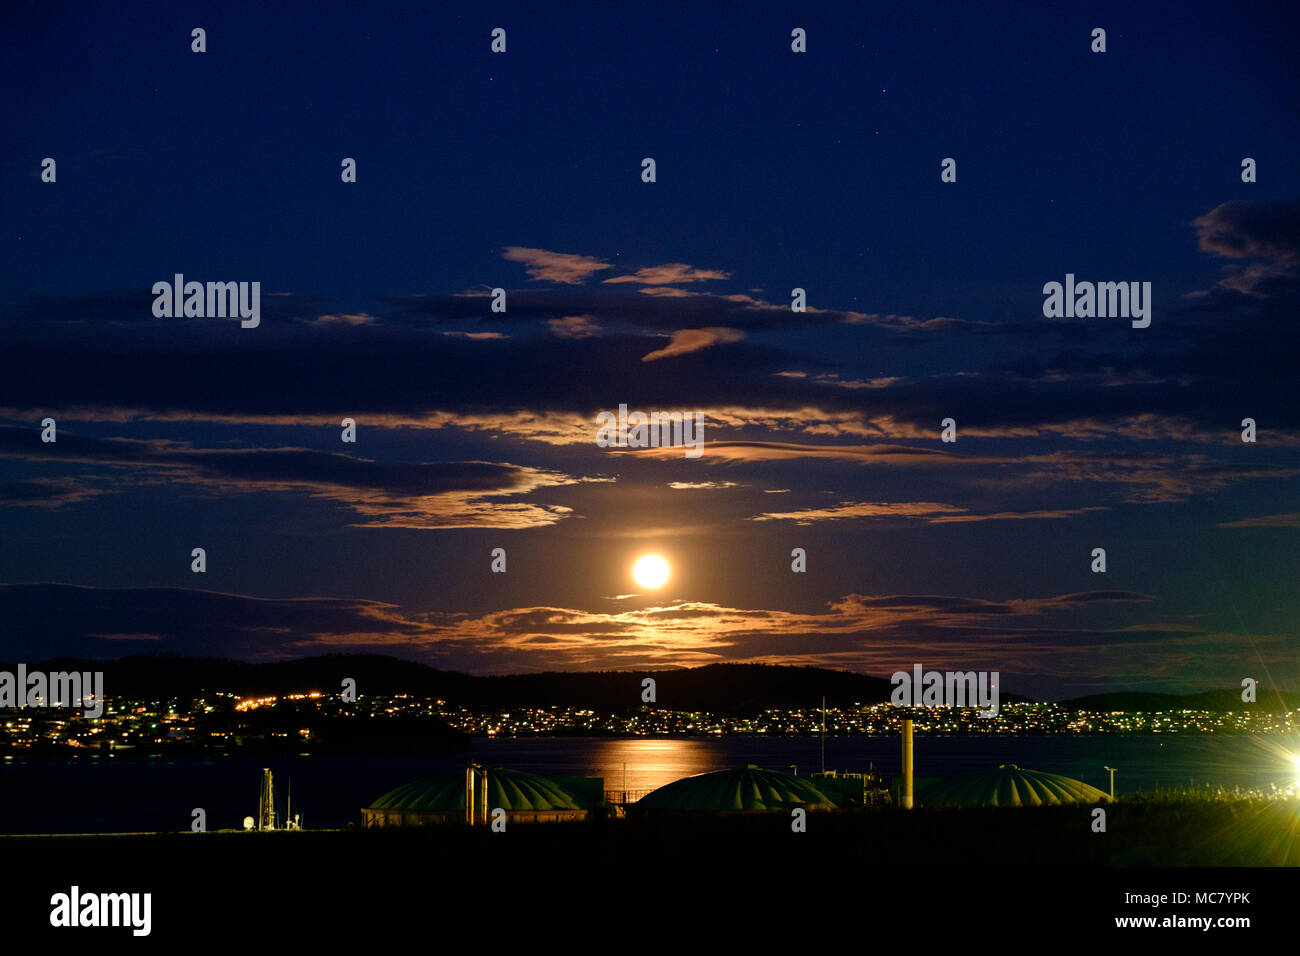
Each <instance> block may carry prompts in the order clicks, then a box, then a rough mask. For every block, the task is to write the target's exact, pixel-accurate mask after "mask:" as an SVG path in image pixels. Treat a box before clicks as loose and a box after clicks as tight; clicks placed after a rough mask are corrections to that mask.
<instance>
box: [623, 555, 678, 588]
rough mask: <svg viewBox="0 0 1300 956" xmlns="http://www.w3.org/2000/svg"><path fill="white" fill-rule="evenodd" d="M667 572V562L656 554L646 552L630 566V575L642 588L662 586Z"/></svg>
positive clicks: (666, 577)
mask: <svg viewBox="0 0 1300 956" xmlns="http://www.w3.org/2000/svg"><path fill="white" fill-rule="evenodd" d="M669 573H670V569H669V567H668V562H667V561H665V560H664V559H663V558H661V557H659V555H657V554H647V555H646V556H645V557H644V558H641V559H640V560H638V561H637V563H636V564H634V565H633V566H632V577H633V578H635V579H636V583H637V584H639V585H640V586H641V587H643V588H652V589H653V588H659V587H663V586H664V583H665V582H666V581H667V580H668V575H669Z"/></svg>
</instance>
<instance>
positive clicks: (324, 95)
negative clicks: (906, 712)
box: [0, 3, 1300, 696]
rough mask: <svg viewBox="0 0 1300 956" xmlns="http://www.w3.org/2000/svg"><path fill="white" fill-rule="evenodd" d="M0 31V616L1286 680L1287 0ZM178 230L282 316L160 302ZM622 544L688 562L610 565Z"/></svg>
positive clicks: (629, 9) (73, 647)
mask: <svg viewBox="0 0 1300 956" xmlns="http://www.w3.org/2000/svg"><path fill="white" fill-rule="evenodd" d="M0 26H3V28H4V33H5V35H6V36H7V37H9V38H10V40H9V42H8V43H7V44H6V50H5V54H6V55H5V57H4V58H3V60H2V61H0V75H3V79H4V88H5V89H6V91H8V93H9V95H8V96H7V97H6V98H5V101H4V105H3V106H2V107H0V109H3V111H4V123H3V127H2V128H3V129H4V131H5V136H4V140H3V142H4V144H5V148H4V150H3V151H2V153H0V252H2V253H3V255H4V259H5V262H6V264H7V268H6V269H4V270H3V272H0V309H3V313H2V314H0V373H2V374H0V534H3V539H4V540H5V542H6V546H5V548H4V549H3V553H2V554H0V581H4V582H8V583H7V584H4V585H0V607H3V609H4V611H5V614H6V617H5V619H6V620H8V621H11V622H13V624H12V626H11V634H10V636H9V637H8V638H6V639H4V640H5V641H6V642H9V643H10V644H11V645H12V647H11V650H10V651H9V653H8V654H6V653H5V650H6V648H5V644H4V643H0V658H3V657H5V656H13V657H24V656H26V657H40V656H47V655H48V654H49V653H58V652H62V651H71V652H76V653H85V654H98V655H106V656H107V655H116V654H119V653H128V652H133V651H139V650H155V649H166V650H174V651H176V652H179V653H226V654H231V655H234V656H243V657H268V656H279V655H286V654H288V655H296V654H305V653H317V652H320V651H322V650H330V649H357V648H364V649H380V650H385V651H389V652H392V653H397V654H402V655H404V656H411V657H415V658H417V659H421V660H427V661H429V662H431V663H435V664H438V665H439V666H449V667H457V668H463V669H473V670H486V671H500V670H536V669H545V668H552V667H553V668H570V667H593V666H601V667H606V666H608V667H613V666H634V665H635V666H639V665H642V664H647V663H665V662H668V663H682V664H692V663H700V662H703V661H707V660H714V659H765V660H788V661H796V662H806V663H824V664H827V665H830V666H837V667H847V668H851V669H854V670H863V671H869V672H872V673H881V672H885V673H887V672H888V671H890V670H893V669H894V668H895V666H900V667H910V665H911V663H912V662H914V661H916V660H920V661H921V662H922V663H924V664H926V666H931V665H933V666H940V667H942V666H950V667H958V666H960V667H963V668H965V667H985V668H988V669H999V670H1001V671H1002V673H1003V674H1004V681H1005V684H1006V686H1007V688H1008V689H1009V690H1018V691H1021V692H1025V693H1041V694H1045V695H1047V696H1056V695H1059V694H1063V693H1069V692H1077V691H1081V690H1090V689H1105V688H1110V687H1114V688H1122V687H1132V686H1145V687H1152V688H1162V689H1181V688H1188V689H1191V688H1196V689H1199V688H1202V687H1208V686H1236V685H1237V684H1239V681H1240V678H1241V677H1243V676H1255V677H1261V676H1266V679H1267V678H1271V679H1272V680H1273V681H1274V682H1275V683H1283V684H1289V685H1292V686H1297V682H1300V662H1298V661H1297V653H1296V650H1297V634H1296V629H1295V624H1294V621H1295V620H1296V615H1297V613H1298V612H1300V606H1297V602H1296V598H1295V596H1294V595H1295V591H1294V581H1295V580H1296V576H1297V573H1300V549H1297V546H1296V545H1297V538H1296V536H1297V534H1300V531H1298V530H1297V526H1300V517H1298V516H1300V495H1297V492H1296V488H1297V485H1296V476H1297V475H1300V454H1298V453H1297V449H1298V448H1300V407H1298V406H1300V402H1297V399H1296V397H1295V395H1296V390H1295V387H1294V381H1293V376H1294V367H1295V359H1296V346H1297V344H1298V341H1300V340H1298V336H1297V331H1296V326H1295V321H1296V314H1297V313H1296V306H1297V305H1298V304H1300V207H1298V204H1297V201H1296V197H1297V196H1298V195H1300V182H1298V181H1297V178H1298V176H1300V173H1298V172H1297V168H1296V164H1295V157H1296V155H1297V153H1298V149H1297V147H1300V142H1298V140H1300V136H1298V135H1297V123H1296V116H1297V114H1298V113H1300V102H1297V100H1298V94H1300V83H1298V82H1297V69H1296V65H1295V58H1294V53H1293V49H1292V47H1293V44H1294V36H1295V17H1294V13H1293V11H1290V10H1288V9H1287V6H1286V5H1284V4H1244V5H1238V4H1234V5H1231V6H1229V5H1225V4H1213V5H1210V4H1187V3H1179V4H1159V5H1142V9H1140V10H1133V9H1130V6H1129V5H1127V4H1098V5H1088V6H1086V7H1076V6H1072V5H1060V4H1034V5H1022V4H1014V5H1012V4H1005V5H995V6H989V7H984V8H982V9H975V8H972V7H971V6H969V5H964V4H961V5H959V4H952V5H917V4H892V5H891V4H886V5H881V4H870V5H862V4H842V5H841V4H818V5H812V6H808V5H802V4H801V5H797V6H792V5H776V4H719V5H712V9H709V10H698V9H693V8H692V5H681V6H679V7H677V8H673V7H671V6H666V5H663V4H657V3H656V4H621V5H617V6H610V5H608V4H582V5H565V9H563V10H561V11H558V12H557V11H553V10H547V9H544V8H542V7H541V6H540V5H537V4H519V5H511V4H504V5H502V4H494V5H491V6H490V7H488V8H484V9H475V10H471V11H468V12H459V13H458V12H456V11H454V10H450V9H446V8H441V7H438V6H432V7H430V6H422V7H412V8H411V9H409V10H406V11H403V12H401V13H394V12H392V11H391V10H388V9H384V8H382V7H380V6H379V5H369V4H339V3H335V4H328V3H326V4H318V5H313V6H312V8H311V9H309V10H299V11H286V10H281V9H266V8H265V7H264V5H261V4H226V3H222V4H211V5H209V4H169V5H168V6H167V7H166V9H165V10H159V9H152V10H148V9H143V8H141V9H137V10H127V11H119V10H109V9H104V8H101V7H100V6H98V5H91V4H85V5H60V4H39V5H38V4H28V3H17V4H12V5H10V6H9V7H7V8H6V10H5V11H4V12H3V13H0ZM498 26H499V27H503V28H505V29H506V30H507V44H508V52H507V53H505V54H504V55H495V54H492V53H491V52H490V51H489V42H490V36H489V34H490V31H491V30H492V29H493V28H494V27H498ZM194 27H203V28H204V29H205V30H206V31H207V52H205V53H203V54H196V53H193V52H191V50H190V42H191V41H190V31H191V29H193V28H194ZM794 27H802V28H804V29H806V30H807V35H808V52H807V53H806V54H795V53H792V52H791V50H790V31H791V29H793V28H794ZM1094 27H1103V28H1105V29H1106V31H1107V52H1106V53H1104V54H1094V53H1092V52H1090V42H1091V40H1090V33H1091V30H1092V29H1093V28H1094ZM47 156H48V157H53V158H55V159H56V160H57V164H58V166H57V171H58V178H57V182H55V183H52V184H51V183H43V182H41V179H40V171H41V161H42V159H43V158H44V157H47ZM647 156H650V157H654V158H655V160H656V162H657V176H658V181H657V182H655V183H652V184H648V183H643V182H642V181H641V177H640V167H641V160H642V158H643V157H647ZM1246 156H1249V157H1252V158H1254V159H1255V160H1256V162H1257V163H1258V181H1257V182H1255V183H1249V184H1247V183H1243V182H1242V181H1241V176H1240V168H1241V166H1240V164H1241V161H1242V158H1243V157H1246ZM343 157H353V158H355V159H356V161H357V164H358V181H357V182H356V183H355V184H345V183H342V182H341V181H340V175H339V174H340V161H341V160H342V159H343ZM944 157H953V158H955V159H956V160H957V172H958V178H957V182H956V183H941V182H940V178H939V169H940V161H941V160H942V159H943V158H944ZM176 272H182V273H184V274H185V275H186V277H187V278H189V279H195V280H199V281H208V280H213V281H228V280H230V281H259V282H261V284H262V285H261V288H262V292H263V298H262V316H263V318H262V324H261V326H260V327H259V328H257V329H241V328H239V326H238V323H235V322H230V321H223V320H221V319H217V318H211V319H208V318H190V319H157V318H154V316H153V315H152V313H151V309H150V305H151V302H152V295H151V293H150V289H151V287H152V285H153V283H154V282H156V281H159V280H169V279H170V278H171V277H172V275H173V274H174V273H176ZM1067 272H1068V273H1074V274H1076V275H1077V276H1078V277H1079V278H1080V279H1081V280H1083V279H1087V280H1093V281H1145V282H1150V283H1151V284H1152V288H1153V301H1154V308H1153V321H1152V325H1151V327H1150V328H1148V329H1142V330H1139V329H1133V328H1131V327H1130V325H1129V322H1128V321H1126V320H1124V319H1115V318H1107V319H1101V318H1098V319H1081V320H1055V319H1047V318H1044V317H1043V312H1042V302H1043V295H1042V291H1041V290H1042V287H1043V284H1044V283H1045V282H1049V281H1062V280H1063V279H1064V276H1065V274H1066V273H1067ZM611 279H613V280H618V281H613V282H611V281H609V280H611ZM498 286H499V287H502V288H505V289H507V290H508V298H509V308H508V311H507V313H506V314H505V315H493V314H491V313H490V311H489V309H488V307H487V299H486V298H484V297H483V296H482V295H481V293H483V292H485V291H486V290H487V289H490V288H493V287H498ZM795 286H799V287H802V288H805V289H806V290H807V292H808V299H809V305H810V306H811V307H812V308H813V309H815V310H817V311H810V312H807V313H802V314H797V313H792V312H791V311H790V309H789V301H790V290H791V289H792V288H793V287H795ZM272 293H274V295H273V294H272ZM936 320H938V321H936ZM463 333H470V335H466V334H463ZM665 349H666V350H667V352H668V354H666V355H663V356H662V357H655V358H651V359H650V360H648V361H647V357H648V356H650V355H651V354H652V353H655V352H658V351H661V350H665ZM620 403H628V404H629V405H630V406H631V407H633V408H644V409H646V410H651V409H654V408H664V409H667V408H679V409H699V410H702V411H704V412H705V413H706V415H707V420H708V422H709V424H708V426H707V428H706V440H707V441H708V442H709V443H710V447H709V449H708V450H706V452H705V455H704V457H703V458H702V459H700V460H698V461H687V460H683V459H682V458H681V457H680V455H674V456H671V457H670V456H662V455H646V454H640V455H630V454H617V453H612V452H610V451H608V450H605V449H599V448H597V447H596V446H595V444H594V425H592V424H591V423H592V422H593V420H594V416H595V414H596V412H598V411H600V410H605V409H615V408H617V406H618V405H619V404H620ZM46 415H52V416H54V417H55V418H56V419H57V420H58V422H59V428H60V433H59V435H60V437H59V441H58V442H57V443H56V444H54V445H42V444H41V443H40V442H39V429H38V427H37V423H38V422H39V421H40V420H41V419H42V418H43V417H45V416H46ZM345 415H347V416H352V417H354V418H356V420H357V421H358V423H359V429H360V431H359V435H360V437H359V441H358V443H357V444H355V445H345V444H342V443H341V442H340V441H339V427H338V422H339V420H340V419H341V418H342V417H343V416H345ZM947 416H952V417H954V418H956V419H957V421H958V425H959V429H960V434H961V437H960V438H959V441H958V442H957V443H956V444H954V445H945V444H942V443H940V442H939V441H938V422H939V420H940V419H941V418H943V417H947ZM1246 416H1253V417H1255V418H1257V420H1258V421H1259V427H1260V440H1259V442H1258V443H1257V444H1254V445H1243V444H1242V442H1241V441H1240V436H1239V432H1240V427H1239V424H1238V423H1239V422H1240V421H1241V419H1242V418H1243V417H1246ZM727 442H732V443H734V442H746V443H748V444H745V445H734V444H733V445H731V446H729V447H730V450H729V451H724V448H725V447H727V446H726V445H725V443H727ZM715 443H716V444H715ZM674 483H676V484H677V485H690V486H695V487H673V484H674ZM194 546H204V547H206V548H207V549H208V551H209V555H210V557H209V571H208V572H207V573H206V575H205V576H202V577H200V576H198V575H194V574H192V573H190V571H189V563H188V554H189V551H190V549H191V547H194ZM496 546H505V547H507V549H508V552H509V555H510V570H509V571H508V573H507V574H505V575H492V574H491V573H490V572H488V571H487V557H486V555H487V552H488V551H489V550H490V549H491V548H492V547H496ZM795 546H802V547H805V548H807V549H808V550H809V554H810V561H809V565H810V566H809V573H808V574H807V575H794V574H792V573H791V572H790V570H789V553H790V549H791V548H792V547H795ZM1096 546H1104V547H1106V548H1107V549H1108V554H1109V556H1110V569H1109V570H1108V572H1107V574H1106V575H1094V574H1092V573H1090V572H1089V571H1088V555H1089V553H1090V551H1091V549H1092V548H1093V547H1096ZM646 550H659V551H661V552H664V553H666V554H667V555H668V556H669V557H670V559H671V560H672V562H673V564H674V572H675V573H674V578H673V581H672V582H671V583H670V585H669V587H668V588H667V589H666V590H665V591H664V592H661V593H658V594H655V595H643V596H640V597H635V598H629V597H622V595H626V594H627V593H629V592H631V591H634V590H635V587H634V586H633V585H632V584H631V582H630V581H629V579H628V577H627V567H628V565H629V564H630V562H631V561H632V559H634V558H635V557H636V556H637V554H640V553H642V552H644V551H646ZM37 585H40V586H39V587H38V586H37ZM50 588H54V590H50ZM138 588H166V589H175V590H160V591H136V590H131V589H138ZM209 592H216V593H217V594H216V595H214V594H213V593H209ZM218 598H219V601H220V602H224V603H222V605H221V607H222V610H220V611H219V612H216V611H214V610H213V607H212V604H211V602H213V601H214V600H218ZM52 608H53V609H52ZM655 608H666V609H668V610H663V611H655V610H654V609H655Z"/></svg>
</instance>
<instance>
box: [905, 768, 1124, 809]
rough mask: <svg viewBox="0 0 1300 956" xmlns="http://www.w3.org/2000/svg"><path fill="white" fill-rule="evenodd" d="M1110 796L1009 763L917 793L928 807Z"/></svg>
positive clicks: (1094, 799)
mask: <svg viewBox="0 0 1300 956" xmlns="http://www.w3.org/2000/svg"><path fill="white" fill-rule="evenodd" d="M1109 799H1110V798H1109V797H1108V796H1107V795H1106V794H1105V793H1104V792H1102V791H1101V790H1098V789H1097V788H1096V787H1093V786H1090V785H1089V784H1086V783H1084V782H1083V781H1082V780H1075V779H1074V778H1073V777H1063V776H1061V775H1060V774H1058V773H1044V772H1043V771H1041V770H1021V769H1020V768H1019V767H1017V766H1016V765H1015V764H1009V763H1008V764H1003V765H1002V766H1000V767H998V769H997V770H991V771H984V772H981V773H972V774H967V775H966V776H963V777H953V778H951V779H949V780H940V781H938V782H936V783H934V784H932V785H931V786H929V787H926V788H925V789H924V790H922V791H920V792H918V793H917V795H916V800H917V802H918V803H919V804H921V805H922V806H926V807H1038V806H1046V805H1049V804H1061V803H1096V802H1098V801H1100V800H1109Z"/></svg>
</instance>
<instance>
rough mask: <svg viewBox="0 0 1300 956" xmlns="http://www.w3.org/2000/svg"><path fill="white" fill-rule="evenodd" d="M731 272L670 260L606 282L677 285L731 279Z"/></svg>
mask: <svg viewBox="0 0 1300 956" xmlns="http://www.w3.org/2000/svg"><path fill="white" fill-rule="evenodd" d="M730 278H731V273H730V272H723V271H721V270H718V269H696V268H695V267H694V266H688V265H687V264H686V263H684V262H669V263H667V264H665V265H662V266H647V267H646V268H644V269H638V270H637V271H636V272H634V273H632V274H631V275H625V276H614V277H613V278H612V279H606V280H605V282H608V283H613V282H635V283H638V284H640V285H677V284H678V283H681V282H704V281H705V280H708V279H730Z"/></svg>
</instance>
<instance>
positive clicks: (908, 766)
mask: <svg viewBox="0 0 1300 956" xmlns="http://www.w3.org/2000/svg"><path fill="white" fill-rule="evenodd" d="M901 803H902V806H903V809H904V810H911V809H912V722H911V721H910V720H905V721H903V797H902V801H901Z"/></svg>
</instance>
